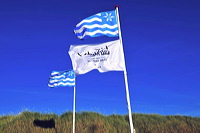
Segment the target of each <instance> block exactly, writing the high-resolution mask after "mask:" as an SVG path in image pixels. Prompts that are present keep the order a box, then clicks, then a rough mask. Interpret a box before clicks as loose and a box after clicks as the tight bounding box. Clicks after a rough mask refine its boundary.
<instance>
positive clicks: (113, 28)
mask: <svg viewBox="0 0 200 133" xmlns="http://www.w3.org/2000/svg"><path fill="white" fill-rule="evenodd" d="M74 33H75V34H76V35H77V37H78V38H79V39H86V38H88V37H98V36H102V35H107V36H109V37H115V36H118V24H117V20H116V13H115V11H108V12H100V13H98V14H95V15H93V16H90V17H88V18H85V19H83V20H82V21H81V22H80V23H78V24H77V25H76V28H75V29H74Z"/></svg>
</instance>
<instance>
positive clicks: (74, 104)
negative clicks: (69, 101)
mask: <svg viewBox="0 0 200 133" xmlns="http://www.w3.org/2000/svg"><path fill="white" fill-rule="evenodd" d="M75 107H76V85H75V86H74V101H73V133H75Z"/></svg>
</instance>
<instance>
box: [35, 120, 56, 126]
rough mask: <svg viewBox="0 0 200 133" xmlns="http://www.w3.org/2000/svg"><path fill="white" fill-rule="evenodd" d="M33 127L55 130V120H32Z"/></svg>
mask: <svg viewBox="0 0 200 133" xmlns="http://www.w3.org/2000/svg"><path fill="white" fill-rule="evenodd" d="M33 125H34V126H38V127H41V128H55V120H54V119H50V120H38V119H36V120H34V121H33Z"/></svg>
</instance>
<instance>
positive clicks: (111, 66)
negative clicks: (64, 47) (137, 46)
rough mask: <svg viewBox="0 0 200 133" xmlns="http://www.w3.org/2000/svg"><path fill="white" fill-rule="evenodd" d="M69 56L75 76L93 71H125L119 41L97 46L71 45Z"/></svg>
mask: <svg viewBox="0 0 200 133" xmlns="http://www.w3.org/2000/svg"><path fill="white" fill-rule="evenodd" d="M69 55H70V57H71V60H72V65H73V70H74V72H75V73H76V74H84V73H87V72H89V71H91V70H93V69H98V70H99V72H107V71H124V70H125V62H124V53H123V49H122V45H121V43H120V40H116V41H111V42H106V43H101V44H97V45H91V44H89V45H87V44H86V45H71V46H70V50H69Z"/></svg>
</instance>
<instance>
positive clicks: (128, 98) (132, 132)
mask: <svg viewBox="0 0 200 133" xmlns="http://www.w3.org/2000/svg"><path fill="white" fill-rule="evenodd" d="M115 8H116V15H117V23H118V30H119V39H120V42H121V46H122V51H123V52H124V50H123V43H122V35H121V28H120V21H119V11H118V8H119V6H118V5H116V6H115ZM123 55H124V54H123ZM124 80H125V86H126V101H127V106H128V114H129V124H130V130H131V133H136V131H135V129H134V127H133V120H132V112H131V104H130V96H129V89H128V78H127V71H126V63H125V70H124Z"/></svg>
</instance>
